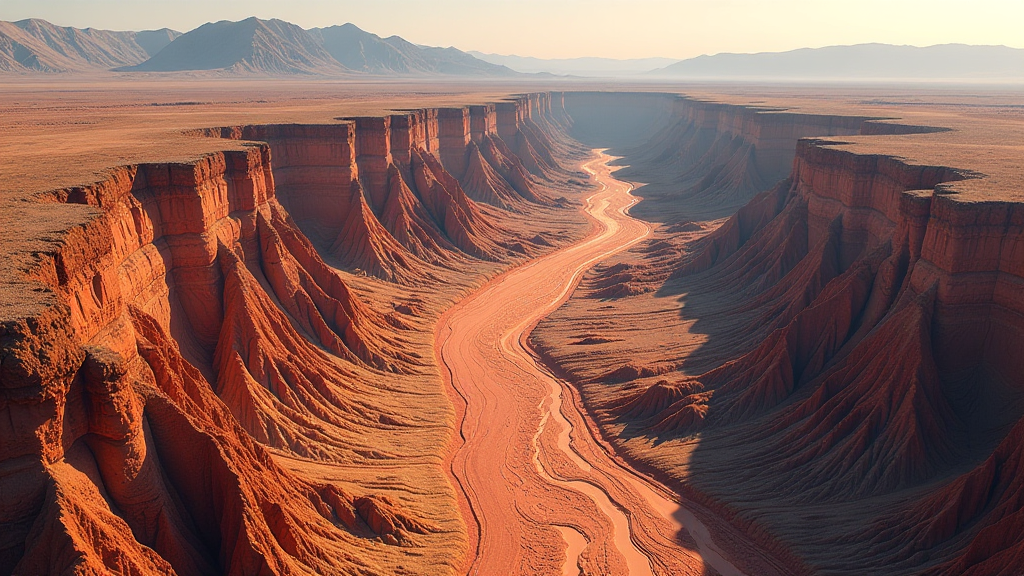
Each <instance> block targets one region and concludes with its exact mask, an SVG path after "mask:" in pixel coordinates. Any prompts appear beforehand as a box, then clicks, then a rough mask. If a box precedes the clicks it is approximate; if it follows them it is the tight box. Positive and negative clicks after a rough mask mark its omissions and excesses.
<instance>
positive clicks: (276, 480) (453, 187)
mask: <svg viewBox="0 0 1024 576" xmlns="http://www.w3.org/2000/svg"><path fill="white" fill-rule="evenodd" d="M534 101H537V102H541V101H544V102H549V101H550V97H549V96H548V95H544V96H543V97H538V96H530V97H527V96H524V97H519V98H517V99H515V100H512V101H510V102H505V103H502V104H501V105H502V106H511V107H512V108H513V109H515V110H516V111H517V113H516V116H515V120H514V122H513V123H512V124H507V123H506V124H502V126H503V129H504V130H505V131H506V133H507V134H508V135H509V138H510V139H513V140H512V141H513V142H518V139H520V138H521V139H522V140H523V141H526V142H531V141H530V140H527V139H528V138H533V137H535V136H536V137H538V138H539V139H537V140H533V141H532V143H533V144H534V145H535V147H536V148H534V149H533V150H539V152H537V156H536V157H535V158H531V159H529V160H528V161H526V162H524V161H523V159H522V158H521V157H519V156H517V155H516V154H515V153H513V152H511V151H510V149H509V148H508V146H505V145H504V143H503V141H502V140H501V139H500V138H499V137H498V136H497V133H496V132H497V130H498V122H497V117H496V115H494V114H492V115H491V120H490V121H489V123H488V122H487V121H485V122H484V125H483V126H482V127H480V128H479V129H478V130H477V132H476V133H475V134H476V140H472V139H471V138H470V125H469V121H468V119H469V108H462V109H461V110H462V112H461V116H462V118H464V119H465V122H462V124H461V125H460V124H459V122H455V124H454V125H453V124H452V123H451V122H450V119H451V117H452V116H453V115H454V116H456V117H457V116H459V113H455V114H452V113H450V112H448V111H442V110H433V109H431V110H428V109H424V110H417V111H413V112H408V113H404V114H395V115H392V116H385V117H381V118H355V119H352V120H351V121H345V122H340V123H336V124H323V125H298V124H279V125H250V126H233V127H221V128H210V129H203V130H197V131H193V132H192V134H193V135H195V136H212V137H218V138H226V139H231V140H245V141H247V142H245V143H241V145H239V143H235V142H232V143H230V146H228V147H230V148H231V149H229V150H226V151H223V152H218V153H213V154H208V155H204V156H202V157H201V158H199V159H197V160H195V161H190V162H184V163H170V164H139V165H130V166H121V167H118V168H114V169H112V170H111V171H110V173H109V176H108V177H106V178H105V179H103V180H101V181H99V182H97V183H95V184H91V185H84V186H79V187H73V188H67V189H60V190H54V191H51V192H47V193H44V194H41V195H39V196H38V197H37V198H36V202H37V205H38V209H39V211H41V212H45V210H47V207H48V206H49V207H53V208H54V209H55V208H56V207H57V206H61V205H68V204H77V205H86V206H89V207H90V208H91V212H89V217H88V219H86V220H85V221H84V222H82V223H81V224H80V225H78V226H75V227H73V228H70V229H68V230H65V231H62V232H61V233H60V234H61V236H60V240H59V242H58V243H56V244H55V245H54V246H55V247H54V248H53V250H52V251H48V252H43V253H38V254H36V255H35V260H34V263H33V264H32V266H31V268H30V269H28V270H25V271H24V272H25V276H26V277H25V280H24V282H25V284H24V285H26V286H33V287H34V288H33V290H34V291H35V292H36V293H38V294H39V297H38V298H39V300H40V302H41V303H42V304H41V305H40V306H38V307H36V308H34V311H33V312H31V313H29V314H23V315H20V316H12V317H10V318H7V317H5V318H4V319H3V323H2V324H0V341H2V373H0V374H2V391H3V397H2V411H3V416H4V417H3V419H2V420H3V422H4V424H3V431H2V433H0V461H2V462H3V471H2V473H0V493H3V495H4V497H3V503H2V507H0V534H2V536H0V573H2V574H39V573H70V572H74V573H179V574H214V573H219V574H250V573H261V574H283V573H337V574H357V573H358V574H372V573H381V574H383V573H390V570H391V568H389V566H393V565H394V563H395V562H396V559H397V561H398V562H401V561H402V560H401V558H405V559H406V560H405V561H406V562H414V563H415V562H421V563H425V564H423V566H425V568H423V569H424V570H429V571H433V572H438V573H450V572H452V571H454V570H455V569H456V567H457V566H458V563H459V555H461V554H463V553H464V550H462V548H461V547H463V546H464V545H465V538H466V537H465V534H464V530H465V528H464V526H462V524H461V522H460V521H459V520H458V512H457V510H456V509H455V504H454V502H455V498H454V495H453V494H452V493H451V487H450V486H449V485H448V484H447V480H446V479H445V476H444V474H443V471H442V470H441V468H440V465H439V464H434V465H432V466H426V467H424V466H422V465H417V466H413V465H412V464H408V463H410V462H412V463H414V462H425V461H432V462H435V463H436V462H440V456H441V451H442V450H443V448H444V446H445V445H446V442H447V438H448V435H449V433H450V431H449V430H448V429H447V428H446V427H445V425H444V418H446V417H447V416H446V414H447V412H445V410H444V406H446V405H447V404H446V402H447V400H446V399H445V396H444V391H443V389H442V388H441V384H440V382H439V381H437V380H436V378H435V377H432V376H430V374H431V372H430V370H431V369H430V367H429V366H428V364H429V362H430V361H428V360H425V358H427V357H428V355H429V354H428V353H412V352H411V350H414V348H415V346H413V344H412V342H414V341H418V338H419V337H418V336H415V335H414V334H412V332H413V330H414V329H413V328H412V325H413V324H412V323H411V320H410V318H411V317H410V316H409V315H415V314H417V313H418V312H417V311H416V310H415V309H413V308H410V307H409V306H395V308H394V310H389V311H383V310H381V309H380V307H379V306H374V305H370V304H369V303H367V301H366V299H365V298H363V297H360V296H357V295H356V292H355V291H354V290H353V289H352V288H351V286H350V285H349V282H348V281H347V280H345V277H344V276H343V275H342V274H340V273H339V272H338V270H337V269H335V268H334V267H332V264H333V265H334V266H337V267H339V268H342V269H345V270H348V271H349V272H352V273H365V274H368V275H372V276H376V277H378V278H380V279H381V280H384V281H386V282H387V283H389V284H380V286H381V288H380V289H379V290H378V292H377V293H375V296H374V297H375V298H394V297H395V295H396V294H397V295H399V297H400V295H401V293H402V291H403V290H404V288H402V286H403V284H406V283H412V282H417V283H418V285H419V286H421V287H431V286H432V287H434V288H435V289H439V290H445V289H455V287H445V286H444V284H443V282H442V281H441V280H440V279H439V278H441V277H442V272H441V271H442V270H444V269H460V270H465V269H467V266H470V264H471V263H472V262H474V261H475V262H479V261H481V260H484V261H496V262H504V263H509V262H512V261H514V260H515V259H517V258H522V257H523V256H524V255H527V254H530V253H537V252H539V251H540V250H543V249H544V247H545V246H548V247H549V245H548V244H547V243H535V242H531V241H529V240H526V239H525V238H524V237H520V236H519V232H515V233H514V232H511V231H510V230H508V229H507V228H506V227H505V225H504V224H503V216H502V214H503V211H501V210H499V209H488V210H487V211H486V212H485V210H483V209H481V208H480V207H479V205H478V204H477V203H476V202H475V201H474V200H473V199H471V198H469V197H468V196H467V195H466V192H465V191H464V189H463V183H461V182H460V180H462V181H463V182H465V185H466V186H467V187H470V186H472V187H473V189H474V190H475V191H477V192H479V193H480V194H481V195H485V192H487V191H491V193H492V194H494V196H495V197H497V194H498V193H497V192H495V191H494V188H495V187H499V186H505V188H507V190H505V189H503V190H504V191H505V192H508V195H509V198H513V196H512V195H513V194H514V198H515V200H516V202H517V204H516V206H515V207H516V209H517V210H520V211H526V212H529V211H530V210H533V208H531V207H533V206H536V207H539V208H542V207H545V206H547V205H548V204H550V202H549V201H548V200H547V199H546V196H545V195H544V193H543V192H541V191H542V190H559V189H570V188H571V186H570V185H568V184H566V183H565V182H564V179H565V177H567V175H569V174H571V172H570V171H568V170H566V169H565V168H563V167H562V162H572V161H574V159H575V158H578V157H579V156H580V155H581V154H583V150H582V148H580V147H579V146H578V145H576V144H575V143H573V142H571V141H570V140H569V139H568V138H567V137H565V136H564V131H565V129H566V128H567V125H566V124H564V122H566V119H565V118H564V117H562V118H557V117H555V116H554V115H553V114H548V113H546V112H545V113H543V114H541V116H542V117H541V118H539V119H538V121H539V122H545V123H547V124H546V126H548V127H549V128H553V127H554V126H556V124H557V126H559V127H560V128H559V129H560V130H561V132H560V133H557V132H555V131H554V130H552V132H550V133H548V132H543V133H542V132H541V129H540V128H537V127H536V123H535V121H534V120H533V119H532V118H531V116H530V108H531V102H534ZM488 107H489V109H491V110H495V109H496V107H495V105H488ZM445 110H449V109H445ZM455 110H460V109H455ZM456 120H458V118H456ZM527 133H528V135H524V134H527ZM460 134H463V135H464V137H463V136H460ZM477 141H479V142H481V143H484V142H486V143H489V144H488V145H489V146H491V147H492V148H494V149H495V150H496V151H497V152H494V154H493V155H492V156H486V155H485V156H484V157H483V160H482V161H478V164H479V166H477V169H478V170H489V172H486V176H487V178H486V179H484V180H482V181H478V180H477V179H476V178H477V175H476V174H475V173H473V172H470V171H469V167H470V166H473V165H474V164H473V161H474V158H475V157H474V156H473V152H474V150H475V151H476V154H477V156H479V155H480V152H479V149H478V148H474V146H476V142H477ZM226 144H228V143H227V142H226ZM521 149H523V150H527V149H526V148H521ZM501 154H504V156H502V155H501ZM555 155H558V157H559V159H558V160H557V161H556V160H555V159H554V157H555ZM442 159H444V162H446V163H447V166H446V164H445V163H443V162H442ZM499 160H500V161H499ZM545 163H547V164H545ZM524 165H537V166H544V167H545V168H547V169H548V170H547V171H546V172H542V171H540V170H538V171H536V172H529V171H527V170H526V168H524V167H523V166H524ZM449 167H451V169H455V170H457V171H458V170H459V169H460V168H461V171H460V172H458V173H453V172H451V171H450V170H449ZM504 174H511V175H514V176H515V178H513V181H514V182H515V183H516V184H518V185H520V186H522V189H523V190H524V191H526V192H527V193H522V194H521V193H519V191H518V190H519V189H518V188H516V187H515V186H514V185H513V182H510V181H509V180H506V176H505V175H504ZM509 178H512V176H509ZM557 178H562V181H559V180H557ZM507 208H511V207H507ZM531 213H535V211H534V212H531ZM522 233H524V234H525V231H523V232H522ZM538 237H539V236H538ZM460 266H461V268H460ZM21 286H22V285H21V284H19V285H17V286H15V288H19V287H21ZM387 286H392V288H387ZM419 313H423V312H422V311H420V312H419ZM424 402H426V403H425V404H424ZM449 410H450V409H449ZM281 458H283V460H282V459H281ZM282 462H284V463H286V464H287V465H285V464H283V463H282ZM295 462H310V463H315V465H313V466H311V467H304V466H301V465H295V464H294V463H295ZM332 466H337V469H336V471H335V472H333V473H332V474H329V475H327V476H326V477H325V476H324V474H323V473H312V472H309V470H319V469H320V468H318V467H324V468H323V469H328V470H331V469H332V468H331V467H332ZM396 466H399V467H400V466H409V467H410V468H409V471H406V472H404V473H405V474H408V475H409V476H407V477H403V478H401V479H400V482H399V484H400V483H401V482H411V483H413V484H417V485H418V486H419V489H418V490H419V491H418V492H417V493H416V494H417V495H410V494H409V493H407V492H402V491H401V490H400V489H394V487H392V488H387V486H386V484H387V483H382V482H380V481H366V480H361V478H372V477H373V474H363V475H358V474H350V473H348V472H346V470H360V469H366V470H374V469H376V468H380V470H381V472H378V473H380V474H384V475H385V476H387V474H385V473H384V471H386V470H390V469H393V468H394V467H396ZM339 475H340V476H339ZM326 478H330V479H326ZM399 488H400V486H399ZM396 493H398V494H404V496H402V497H401V498H399V499H396V498H395V497H394V494H396ZM405 549H414V550H418V551H419V553H418V554H417V557H421V560H414V559H412V557H411V556H408V555H407V554H406V553H405V552H404V551H403V550H405ZM430 563H434V564H430Z"/></svg>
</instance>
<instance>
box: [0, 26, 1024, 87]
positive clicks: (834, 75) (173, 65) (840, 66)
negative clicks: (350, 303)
mask: <svg viewBox="0 0 1024 576" xmlns="http://www.w3.org/2000/svg"><path fill="white" fill-rule="evenodd" d="M105 70H116V71H121V72H184V71H216V72H218V73H227V74H251V75H307V76H347V75H353V74H371V75H387V76H412V77H417V76H420V77H422V76H434V75H449V76H463V77H467V76H468V77H483V78H488V77H489V78H495V77H510V76H517V75H520V74H555V75H562V76H579V77H603V78H611V77H627V76H632V77H646V78H651V79H677V80H700V79H726V80H730V79H731V80H769V81H786V80H819V81H820V80H871V79H888V80H892V79H907V80H922V79H923V80H932V79H946V80H983V81H984V80H988V81H993V80H997V81H998V80H1010V81H1022V80H1024V49H1018V48H1009V47H1006V46H972V45H966V44H940V45H936V46H929V47H926V48H918V47H915V46H895V45H891V44H857V45H853V46H828V47H824V48H802V49H798V50H790V51H788V52H762V53H757V54H729V53H724V54H715V55H705V56H698V57H696V58H690V59H688V60H681V61H674V60H672V59H668V58H639V59H630V60H617V59H611V58H567V59H541V58H530V57H522V56H504V55H499V54H486V53H482V52H463V51H461V50H458V49H456V48H437V47H431V46H420V45H418V44H413V43H411V42H409V41H407V40H405V39H403V38H400V37H398V36H390V37H387V38H381V37H380V36H378V35H376V34H372V33H370V32H366V31H364V30H361V29H360V28H358V27H357V26H355V25H354V24H344V25H341V26H331V27H328V28H311V29H308V30H307V29H303V28H301V27H299V26H296V25H295V24H291V23H289V22H285V21H283V20H276V19H271V20H261V19H259V18H247V19H245V20H241V21H239V22H231V21H227V20H224V21H220V22H210V23H207V24H204V25H202V26H200V27H198V28H196V29H195V30H192V31H190V32H187V33H185V34H182V33H180V32H176V31H174V30H170V29H167V28H162V29H160V30H144V31H140V32H115V31H109V30H97V29H95V28H84V29H81V28H72V27H65V26H56V25H54V24H51V23H49V22H47V21H45V20H39V19H29V20H20V21H18V22H3V21H0V73H31V72H43V73H67V72H96V71H105Z"/></svg>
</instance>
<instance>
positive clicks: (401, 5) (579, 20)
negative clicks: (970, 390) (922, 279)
mask: <svg viewBox="0 0 1024 576" xmlns="http://www.w3.org/2000/svg"><path fill="white" fill-rule="evenodd" d="M249 16H257V17H260V18H280V19H282V20H287V21H289V22H292V23H295V24H298V25H300V26H302V27H303V28H312V27H318V26H330V25H333V24H343V23H345V22H352V23H354V24H355V25H357V26H359V27H360V28H362V29H364V30H368V31H370V32H373V33H375V34H379V35H381V36H390V35H392V34H397V35H399V36H402V37H403V38H405V39H406V40H409V41H410V42H415V43H418V44H427V45H432V46H455V47H457V48H460V49H462V50H480V51H481V52H494V53H499V54H517V55H520V56H536V57H539V58H572V57H578V56H604V57H609V58H643V57H651V56H663V57H668V58H680V59H682V58H689V57H692V56H699V55H701V54H715V53H719V52H775V51H782V50H790V49H794V48H803V47H820V46H830V45H836V44H859V43H864V42H884V43H889V44H911V45H915V46H929V45H932V44H944V43H949V42H960V43H965V44H1005V45H1007V46H1013V47H1016V48H1024V0H632V1H626V0H359V1H350V0H0V20H20V19H23V18H30V17H36V18H43V19H45V20H49V21H51V22H53V23H55V24H60V25H64V26H76V27H80V28H84V27H88V26H91V27H94V28H105V29H112V30H140V29H147V28H163V27H168V28H174V29H176V30H180V31H182V32H186V31H188V30H191V29H193V28H195V27H197V26H199V25H201V24H204V23H205V22H209V21H216V20H241V19H244V18H247V17H249Z"/></svg>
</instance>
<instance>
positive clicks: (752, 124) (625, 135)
mask: <svg viewBox="0 0 1024 576" xmlns="http://www.w3.org/2000/svg"><path fill="white" fill-rule="evenodd" d="M566 109H567V111H568V112H569V113H570V114H571V115H573V117H574V118H577V120H576V121H575V123H574V124H573V135H574V136H575V137H577V138H579V139H580V140H581V141H583V142H587V143H592V145H594V146H603V147H611V148H612V149H611V151H610V153H612V154H614V155H621V156H624V158H623V160H621V161H620V163H621V164H623V165H626V167H625V168H623V169H622V170H620V171H619V172H618V174H617V175H618V177H621V178H623V179H626V180H635V181H638V182H641V183H642V184H643V186H642V189H641V191H640V192H639V194H640V195H641V196H643V197H644V199H645V202H643V203H641V204H640V205H638V206H637V207H636V208H635V209H634V210H635V211H634V213H635V214H636V215H637V216H639V217H641V218H644V219H646V220H650V221H655V222H676V221H680V220H705V219H712V218H721V217H724V216H728V215H730V214H732V213H733V212H735V211H736V210H737V209H738V208H739V207H740V206H742V205H743V204H745V203H746V202H747V201H748V200H750V199H751V198H752V197H753V196H754V195H755V194H757V193H758V192H761V191H762V190H765V189H766V188H769V187H771V186H772V185H774V184H775V183H776V182H778V181H779V180H782V179H783V178H785V177H786V176H787V175H788V173H789V170H790V167H791V166H792V163H793V157H794V150H795V148H796V142H797V140H798V139H800V138H804V137H810V136H816V137H821V136H838V135H853V134H891V133H897V132H896V131H899V132H898V133H903V134H910V133H920V132H931V131H934V130H936V129H935V128H930V127H919V126H908V125H901V124H892V123H883V122H878V121H877V120H878V118H873V117H867V116H843V115H827V114H806V113H797V112H791V111H785V110H779V109H772V108H768V107H757V106H738V105H730V104H722V103H719V102H711V101H704V100H699V99H694V98H690V97H686V96H679V95H677V94H659V93H650V94H639V95H638V94H621V93H614V92H594V93H577V94H573V95H571V97H570V98H569V99H568V100H567V104H566Z"/></svg>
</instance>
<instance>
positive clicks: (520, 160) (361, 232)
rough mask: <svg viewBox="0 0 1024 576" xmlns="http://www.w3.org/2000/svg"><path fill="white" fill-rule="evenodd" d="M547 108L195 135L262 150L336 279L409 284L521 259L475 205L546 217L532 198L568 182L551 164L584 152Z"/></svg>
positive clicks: (534, 101)
mask: <svg viewBox="0 0 1024 576" xmlns="http://www.w3.org/2000/svg"><path fill="white" fill-rule="evenodd" d="M556 98H557V99H558V101H559V103H561V94H541V95H530V96H525V97H520V98H517V99H515V100H512V101H508V102H501V103H497V104H487V105H479V106H465V107H461V108H430V109H420V110H415V111H410V112H406V113H396V114H392V115H389V116H383V117H359V118H341V119H340V120H344V121H345V122H344V123H340V124H336V125H317V126H303V125H254V126H235V127H224V128H215V129H208V130H199V131H195V133H196V134H201V135H205V136H213V137H221V138H229V139H235V140H252V141H261V142H267V143H268V144H269V145H270V147H271V148H272V149H273V150H275V151H276V152H275V161H274V170H275V175H276V178H277V189H278V197H279V198H280V201H281V204H282V205H283V206H284V207H286V208H287V210H288V211H289V213H290V214H291V215H292V216H293V217H294V218H295V220H296V221H297V222H298V223H299V225H300V226H301V227H302V229H303V231H304V232H305V233H306V235H307V236H309V237H310V238H311V239H313V240H314V242H315V243H316V244H317V245H318V246H320V247H322V248H323V252H324V253H327V254H330V255H331V256H333V259H332V260H336V262H337V263H338V264H339V265H341V266H343V267H345V268H347V269H350V270H355V271H359V272H363V273H366V274H368V275H371V276H376V277H378V278H381V279H384V280H388V281H391V282H397V283H402V284H409V283H415V282H419V281H421V280H422V279H423V278H424V276H425V275H431V274H432V273H431V272H430V271H429V270H428V269H427V268H425V267H424V264H430V265H439V266H442V267H445V266H450V265H451V264H452V263H453V262H457V261H460V260H461V259H464V258H465V257H467V256H468V257H471V258H479V259H484V260H502V259H505V258H508V257H510V256H515V255H516V254H517V253H519V252H521V250H520V248H521V247H523V246H524V245H523V243H522V242H512V243H510V242H509V240H508V238H509V237H511V236H513V234H511V233H510V232H509V231H506V230H502V229H501V228H500V226H498V225H496V224H495V222H494V221H493V218H492V217H490V216H488V215H486V214H485V213H483V212H482V211H481V210H480V209H479V208H478V206H477V203H478V202H480V203H486V204H489V205H491V206H494V207H497V208H501V209H504V210H506V211H512V212H517V213H525V212H528V211H529V210H531V206H551V205H553V201H552V200H551V199H550V198H548V197H547V196H546V195H545V193H544V192H542V191H541V189H542V188H547V189H551V188H558V187H563V188H564V187H565V186H566V182H567V180H569V179H571V178H572V177H574V176H576V175H575V173H573V172H572V171H570V170H567V169H566V168H565V167H564V166H563V165H562V164H561V162H563V161H566V160H568V161H572V160H576V159H580V158H582V157H583V155H584V153H585V151H584V149H583V148H582V147H580V146H579V145H576V144H573V143H572V140H571V138H570V137H569V136H568V134H567V128H568V124H569V122H570V120H569V119H568V117H567V115H566V114H565V113H564V107H562V106H561V105H560V106H559V107H558V109H559V110H561V114H556V113H555V112H554V111H553V110H554V109H553V108H552V105H551V103H552V102H553V101H554V100H555V99H556ZM498 109H502V110H506V109H507V111H508V113H507V114H505V115H504V116H501V115H499V113H498ZM534 112H536V114H534ZM535 117H536V118H537V119H538V120H536V121H535V120H534V118H535ZM499 132H503V133H505V134H506V136H507V137H508V138H509V139H510V141H511V142H513V143H514V146H515V147H516V150H518V152H517V151H514V150H513V149H512V148H511V147H510V146H509V145H508V144H506V142H505V141H504V140H503V139H502V138H501V137H500V136H499ZM556 157H558V158H563V159H565V160H556ZM528 166H529V167H532V169H531V168H528Z"/></svg>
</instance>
